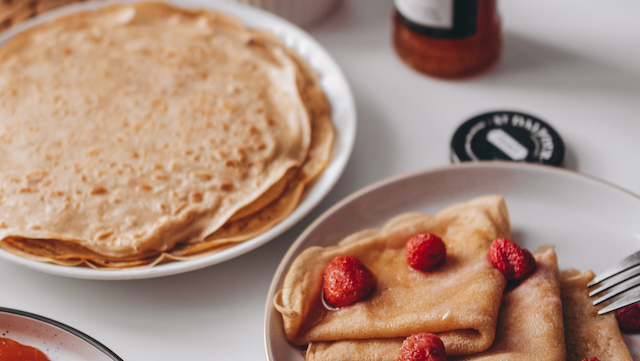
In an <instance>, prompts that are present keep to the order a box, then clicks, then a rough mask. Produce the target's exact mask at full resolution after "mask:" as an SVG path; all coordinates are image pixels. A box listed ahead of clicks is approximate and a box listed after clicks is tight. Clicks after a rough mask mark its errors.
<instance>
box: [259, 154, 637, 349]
mask: <svg viewBox="0 0 640 361" xmlns="http://www.w3.org/2000/svg"><path fill="white" fill-rule="evenodd" d="M460 168H468V169H473V168H479V169H480V168H483V169H492V168H499V169H504V168H512V169H525V170H530V169H537V170H539V171H542V172H550V173H558V174H564V175H566V176H569V177H576V178H577V179H580V180H584V181H588V182H592V183H594V184H597V185H599V186H604V187H607V188H611V189H612V190H614V191H617V192H620V193H622V194H625V195H626V196H630V197H631V198H634V199H635V200H636V201H638V202H640V195H639V194H636V193H634V192H631V191H630V190H628V189H625V188H623V187H621V186H618V185H616V184H614V183H612V182H609V181H606V180H603V179H601V178H598V177H595V176H592V175H588V174H584V173H579V172H577V171H574V170H570V169H566V168H560V167H556V166H549V165H542V164H534V163H522V162H509V161H479V162H463V163H453V164H448V165H442V166H436V167H429V168H424V169H419V170H414V171H409V172H404V173H400V174H397V175H393V176H390V177H387V178H384V179H381V180H378V181H375V182H373V183H371V184H369V185H367V186H364V187H363V188H360V189H358V190H356V191H354V192H353V193H351V194H349V195H347V196H346V197H345V198H343V199H341V200H340V201H338V202H337V203H335V204H334V205H333V206H331V207H330V208H329V209H327V210H326V211H324V212H323V213H322V214H321V215H320V216H318V218H316V219H315V220H314V221H313V222H312V223H311V224H309V225H308V226H307V227H306V228H305V229H304V231H302V233H300V235H299V236H298V237H297V238H296V239H295V241H294V242H293V243H292V244H291V246H289V248H288V249H287V252H286V253H285V254H284V256H283V257H282V259H281V260H280V263H279V264H278V267H277V268H276V271H275V272H274V275H273V278H272V279H271V283H270V285H269V291H268V294H267V298H266V305H265V312H264V318H263V321H264V332H263V341H264V350H265V356H266V358H267V360H268V361H278V360H276V359H275V358H273V355H274V353H273V350H272V348H271V343H270V342H269V341H270V337H269V336H270V332H271V331H270V327H269V321H270V318H271V317H272V314H273V312H274V307H273V298H274V297H275V294H276V291H277V290H276V287H277V285H278V283H279V281H280V279H281V278H282V277H278V276H279V275H282V274H283V272H284V268H285V265H286V264H287V263H288V262H289V260H290V259H291V257H292V255H293V253H295V252H296V251H297V250H298V248H299V247H300V244H301V243H303V241H304V240H305V239H306V238H307V237H308V236H309V234H310V233H312V232H313V231H315V230H316V228H318V226H319V225H320V224H321V223H323V222H324V221H325V220H326V219H327V218H329V217H331V216H332V215H333V214H334V213H336V212H337V211H339V210H340V209H341V208H343V207H344V206H345V205H347V204H349V203H351V202H353V201H354V200H356V199H358V198H360V197H362V196H363V195H364V194H366V193H369V192H371V191H374V190H376V189H379V188H382V187H385V186H387V185H389V184H392V183H395V182H398V181H401V180H403V179H408V178H411V177H416V176H422V175H426V174H433V173H438V172H443V171H449V170H455V169H460Z"/></svg>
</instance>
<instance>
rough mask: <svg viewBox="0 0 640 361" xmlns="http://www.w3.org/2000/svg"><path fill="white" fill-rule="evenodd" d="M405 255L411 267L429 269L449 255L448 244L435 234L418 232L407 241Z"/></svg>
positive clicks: (422, 269)
mask: <svg viewBox="0 0 640 361" xmlns="http://www.w3.org/2000/svg"><path fill="white" fill-rule="evenodd" d="M404 255H405V257H407V263H408V264H409V266H411V268H413V269H416V270H419V271H429V270H430V269H432V268H434V267H435V266H437V265H438V263H440V262H442V260H443V259H444V257H445V256H446V255H447V246H445V244H444V242H442V238H440V237H438V236H436V235H435V234H431V233H418V234H416V235H415V236H413V237H411V238H409V240H408V241H407V244H406V245H405V246H404Z"/></svg>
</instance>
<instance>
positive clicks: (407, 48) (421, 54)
mask: <svg viewBox="0 0 640 361" xmlns="http://www.w3.org/2000/svg"><path fill="white" fill-rule="evenodd" d="M395 7H396V11H395V13H394V16H393V43H394V47H395V49H396V52H397V53H398V55H399V56H400V58H401V59H402V60H403V61H404V62H405V63H407V64H408V65H409V66H411V67H412V68H414V69H416V70H418V71H420V72H422V73H424V74H427V75H430V76H433V77H436V78H443V79H462V78H468V77H472V76H474V75H478V74H481V73H483V72H485V71H487V70H488V69H491V68H492V67H493V66H494V65H495V64H496V63H497V62H498V60H499V59H500V56H501V54H502V28H501V26H500V17H499V16H498V12H497V9H496V0H395Z"/></svg>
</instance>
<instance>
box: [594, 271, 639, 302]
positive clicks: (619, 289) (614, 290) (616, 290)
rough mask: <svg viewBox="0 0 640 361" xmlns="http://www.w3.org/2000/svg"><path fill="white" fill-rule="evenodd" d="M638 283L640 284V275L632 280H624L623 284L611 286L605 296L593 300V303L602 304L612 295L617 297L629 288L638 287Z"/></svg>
mask: <svg viewBox="0 0 640 361" xmlns="http://www.w3.org/2000/svg"><path fill="white" fill-rule="evenodd" d="M638 285H640V277H636V278H632V279H630V280H627V281H625V282H622V283H621V284H619V285H617V286H614V287H611V288H610V289H609V291H608V292H607V294H605V295H604V296H602V297H600V298H598V299H597V300H595V301H593V305H594V306H595V305H597V304H600V303H602V302H604V301H606V300H608V299H610V298H612V297H615V296H617V295H619V294H621V293H623V292H626V291H628V290H631V289H632V288H635V287H637V286H638Z"/></svg>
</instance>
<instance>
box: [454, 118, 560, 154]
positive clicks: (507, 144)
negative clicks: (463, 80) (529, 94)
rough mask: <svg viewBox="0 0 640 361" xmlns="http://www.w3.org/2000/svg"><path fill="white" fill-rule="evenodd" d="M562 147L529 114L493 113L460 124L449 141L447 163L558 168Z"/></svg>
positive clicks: (549, 130) (550, 131)
mask: <svg viewBox="0 0 640 361" xmlns="http://www.w3.org/2000/svg"><path fill="white" fill-rule="evenodd" d="M563 158H564V144H563V142H562V139H561V138H560V135H558V133H557V132H556V131H555V130H554V129H553V128H552V127H551V126H550V125H549V124H547V123H546V122H544V121H542V120H540V119H538V118H536V117H534V116H531V115H529V114H525V113H520V112H512V111H496V112H490V113H485V114H481V115H478V116H476V117H473V118H471V119H469V120H468V121H466V122H464V123H463V124H462V125H461V126H460V127H459V128H458V130H456V132H455V134H454V135H453V139H452V140H451V162H452V163H460V162H469V161H481V160H505V161H514V162H528V163H538V164H546V165H554V166H560V165H561V164H562V160H563Z"/></svg>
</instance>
